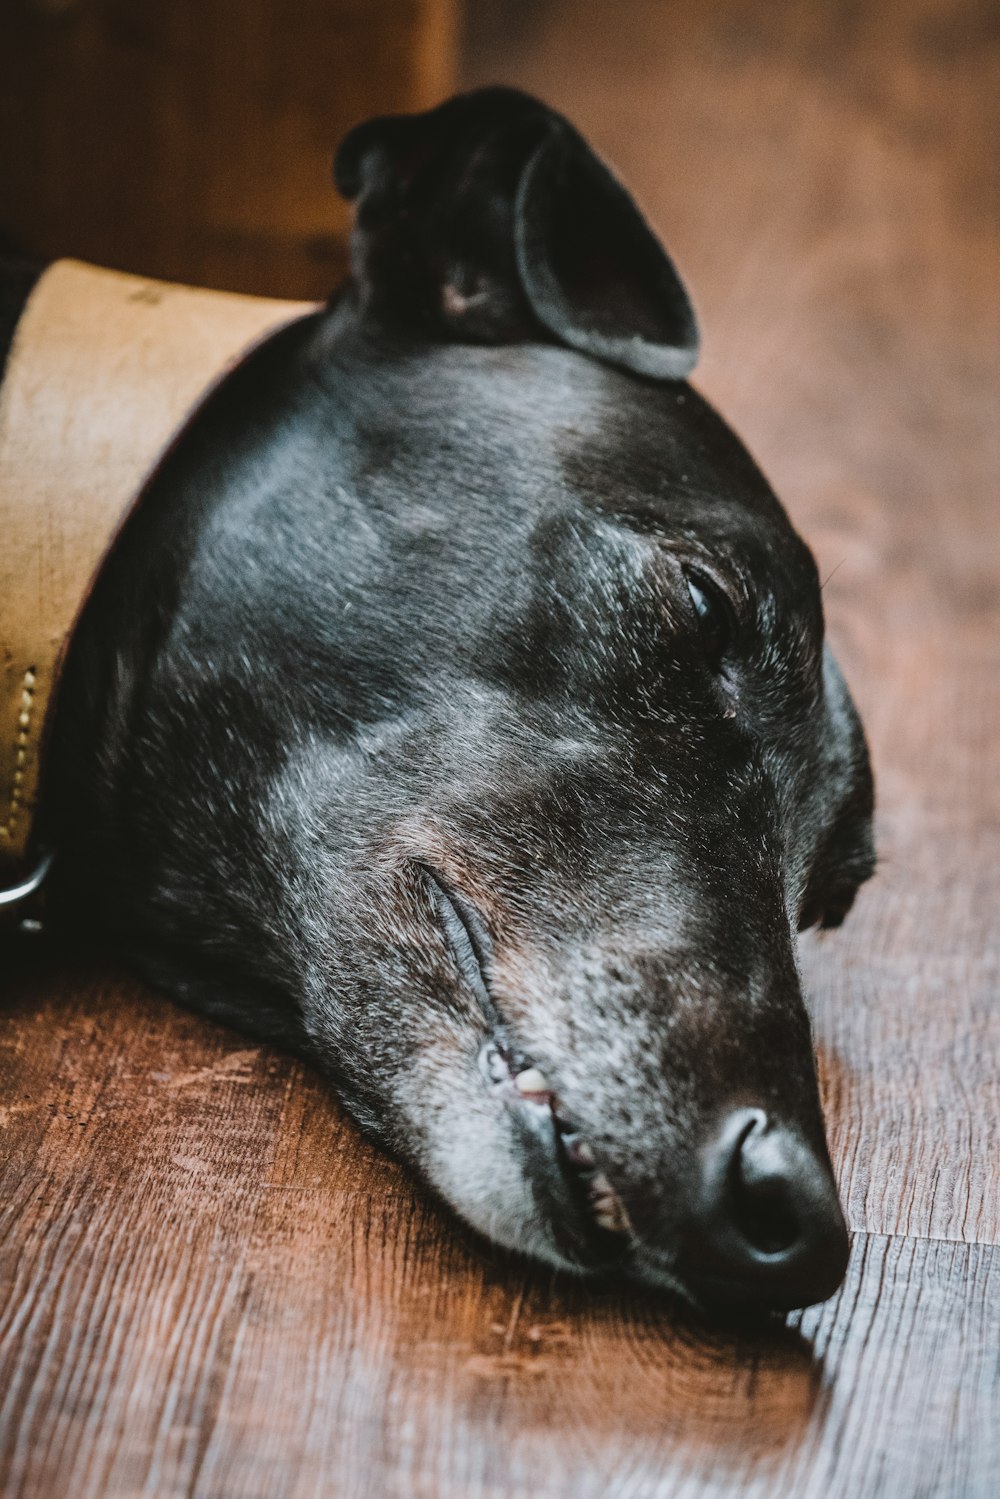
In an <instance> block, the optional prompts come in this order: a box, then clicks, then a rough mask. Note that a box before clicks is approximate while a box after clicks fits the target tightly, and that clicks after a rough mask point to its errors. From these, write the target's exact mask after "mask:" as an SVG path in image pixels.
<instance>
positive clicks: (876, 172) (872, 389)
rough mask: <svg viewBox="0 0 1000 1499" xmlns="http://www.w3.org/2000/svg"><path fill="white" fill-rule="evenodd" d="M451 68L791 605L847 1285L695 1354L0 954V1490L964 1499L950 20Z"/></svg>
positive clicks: (990, 274)
mask: <svg viewBox="0 0 1000 1499" xmlns="http://www.w3.org/2000/svg"><path fill="white" fill-rule="evenodd" d="M992 29H993V30H995V26H994V27H993V28H992ZM466 67H467V73H468V76H469V77H470V79H476V80H478V79H480V78H484V77H491V76H503V77H506V78H508V79H509V80H511V81H516V82H521V83H523V84H525V85H526V86H528V87H532V88H535V89H537V90H539V91H542V92H544V93H546V94H547V95H548V96H549V97H550V98H551V99H552V100H553V102H555V103H556V104H558V105H560V106H562V107H563V108H565V109H566V110H568V111H569V112H571V113H572V114H573V115H574V117H576V118H577V119H578V120H579V122H580V123H581V124H582V126H583V127H584V128H585V129H586V130H587V132H588V133H589V134H590V135H591V136H592V138H593V139H594V140H595V141H596V143H597V144H598V145H599V146H600V147H601V148H602V149H603V150H604V151H605V152H606V153H607V154H608V155H609V156H610V157H611V159H612V160H613V161H614V162H615V163H616V164H617V165H618V166H619V168H620V169H621V170H622V171H623V173H624V174H625V175H626V176H627V177H628V179H629V180H630V181H631V182H632V183H633V184H634V185H635V187H636V188H637V190H638V193H639V195H640V197H641V199H642V200H643V202H644V204H645V206H646V207H647V209H648V210H649V212H650V214H651V215H652V217H653V219H654V220H655V222H656V223H657V225H658V227H659V228H660V229H661V231H662V232H663V233H664V235H665V237H666V238H667V240H668V242H669V244H670V246H671V248H672V250H673V251H674V252H675V254H676V256H677V259H678V261H679V263H680V265H681V266H682V268H683V269H684V271H685V273H686V275H687V276H688V279H689V280H690V281H691V283H692V284H693V286H694V289H695V293H696V297H697V301H698V304H699V307H700V310H701V314H702V319H703V322H704V325H705V331H706V351H705V357H704V361H703V364H702V366H701V368H700V371H699V383H700V385H701V387H702V388H703V389H704V390H705V391H706V393H707V394H708V395H709V396H710V397H712V398H713V399H715V400H716V401H718V403H719V404H720V405H721V406H722V407H723V409H724V410H725V411H726V412H727V414H728V415H729V416H730V418H731V419H732V420H733V421H734V423H735V425H736V426H737V427H738V428H739V429H740V430H741V431H742V433H743V434H744V436H745V437H746V438H747V440H748V441H749V443H750V444H751V446H752V447H753V449H754V450H755V451H756V453H757V454H758V456H759V457H760V458H761V460H762V461H763V463H764V465H765V467H766V468H767V470H768V471H769V473H770V474H771V476H772V477H773V479H774V481H775V483H776V485H777V486H778V488H779V490H780V492H781V493H782V494H783V496H784V497H785V499H786V501H787V503H788V505H789V508H790V510H791V511H792V513H793V515H794V517H795V519H796V521H797V522H798V524H799V525H800V527H801V528H802V529H803V530H804V532H805V533H806V535H807V536H808V537H809V539H810V540H811V542H812V543H813V544H814V546H815V548H816V550H817V552H818V554H819V557H820V561H821V565H822V569H823V573H824V576H826V577H827V578H828V582H827V585H826V591H825V596H826V601H827V609H828V615H829V620H830V627H831V632H832V635H833V637H834V640H835V642H836V645H837V647H838V650H839V653H840V655H841V658H842V660H843V662H844V664H845V667H846V669H847V671H848V675H849V677H850V679H851V681H852V684H853V686H854V688H855V691H856V694H857V697H858V699H859V701H860V704H861V707H862V710H863V713H864V716H865V718H866V721H867V724H868V727H869V729H870V734H871V739H872V744H873V750H874V754H875V760H876V764H877V768H878V772H879V782H880V796H881V804H880V813H879V831H880V844H881V850H882V858H883V863H882V869H881V872H880V873H879V875H878V877H877V879H876V881H875V882H874V884H873V885H872V886H871V887H870V888H869V889H868V890H867V891H866V892H865V893H864V894H863V895H862V897H861V900H860V902H859V906H858V909H857V911H856V912H855V914H854V915H853V916H852V917H851V919H850V921H849V923H848V925H847V927H846V928H845V929H844V930H843V932H841V933H839V934H835V935H833V936H830V937H828V938H825V939H823V940H822V941H819V940H814V939H809V940H808V941H807V942H806V943H805V944H804V950H803V966H804V970H805V974H806V977H807V980H808V984H809V987H810V992H811V996H812V1006H813V1011H814V1015H815V1020H816V1028H817V1036H818V1042H819V1047H820V1054H821V1064H822V1074H823V1082H824V1091H825V1097H826V1104H827V1108H828V1115H829V1120H830V1130H831V1136H832V1143H833V1150H834V1157H835V1161H836V1164H837V1168H838V1172H839V1175H840V1179H841V1182H842V1186H843V1191H844V1195H845V1199H846V1202H847V1205H848V1212H849V1218H850V1223H851V1227H852V1229H853V1230H854V1244H853V1253H852V1258H851V1266H850V1271H849V1275H848V1280H847V1284H846V1285H845V1287H844V1290H843V1291H842V1293H841V1294H840V1295H839V1296H838V1297H837V1298H835V1300H834V1301H832V1302H830V1303H828V1304H827V1305H826V1306H823V1307H820V1308H815V1309H813V1310H811V1311H809V1312H807V1313H806V1314H804V1315H802V1316H798V1317H793V1318H791V1319H790V1322H789V1325H788V1326H787V1327H782V1328H779V1329H776V1330H775V1331H774V1332H773V1333H772V1334H769V1335H768V1336H767V1337H761V1336H756V1337H751V1336H742V1337H740V1336H737V1335H729V1334H725V1335H724V1334H722V1333H719V1332H711V1331H709V1330H708V1329H706V1328H704V1327H701V1326H699V1325H698V1324H697V1322H696V1321H694V1320H692V1319H691V1318H689V1317H686V1316H684V1315H683V1314H681V1313H678V1312H677V1311H675V1310H673V1309H671V1307H670V1306H669V1305H666V1304H663V1303H660V1302H657V1301H655V1300H653V1299H651V1298H649V1297H647V1296H641V1295H633V1294H630V1293H620V1294H615V1293H610V1292H602V1293H600V1294H595V1293H594V1292H593V1291H591V1290H589V1289H587V1288H586V1287H583V1286H577V1285H574V1284H572V1283H567V1282H565V1281H562V1280H559V1279H557V1278H554V1277H553V1276H551V1275H549V1274H548V1273H546V1272H542V1271H536V1270H532V1269H525V1268H524V1267H520V1266H517V1265H512V1264H510V1263H508V1262H505V1261H504V1260H503V1259H502V1257H500V1256H499V1255H494V1254H492V1253H491V1252H490V1251H489V1250H488V1249H484V1248H483V1247H482V1246H481V1245H480V1244H479V1243H478V1242H475V1241H473V1240H472V1239H471V1238H470V1237H467V1236H466V1235H465V1234H464V1233H463V1232H462V1231H461V1230H460V1229H459V1228H457V1227H456V1225H455V1224H454V1223H453V1222H452V1221H451V1220H450V1219H449V1218H447V1217H446V1216H445V1215H444V1214H442V1213H441V1212H440V1211H439V1210H438V1209H437V1208H435V1207H434V1206H433V1205H432V1204H431V1203H429V1202H428V1201H426V1200H425V1199H424V1198H423V1197H422V1196H421V1195H420V1194H419V1193H418V1192H416V1191H415V1190H414V1188H413V1187H412V1186H411V1185H410V1183H409V1182H408V1180H407V1179H406V1178H405V1176H404V1175H403V1174H402V1173H401V1172H399V1171H398V1170H397V1168H395V1167H394V1166H393V1165H391V1164H390V1163H388V1162H387V1161H385V1160H384V1159H382V1158H381V1157H379V1156H378V1155H376V1154H375V1153H373V1152H372V1151H371V1150H370V1149H369V1147H368V1146H366V1145H365V1144H364V1143H363V1142H361V1141H359V1139H358V1138H357V1136H356V1135H355V1133H354V1132H353V1130H352V1129H351V1128H350V1127H349V1126H348V1125H347V1124H346V1123H345V1122H344V1121H343V1119H342V1117H341V1115H340V1113H339V1110H338V1107H337V1104H336V1102H335V1100H334V1098H333V1097H332V1096H331V1094H330V1092H329V1090H328V1089H327V1088H326V1087H325V1086H324V1084H323V1083H322V1082H321V1081H320V1080H319V1079H317V1078H316V1077H315V1076H314V1075H312V1074H311V1073H309V1072H308V1071H307V1070H306V1069H305V1068H303V1067H302V1066H300V1065H299V1064H298V1063H295V1062H292V1061H290V1060H288V1059H287V1058H285V1057H283V1056H281V1055H279V1054H277V1053H274V1052H271V1051H268V1050H266V1049H263V1048H260V1047H256V1046H252V1045H250V1044H248V1043H247V1042H246V1041H244V1040H243V1039H241V1038H239V1037H237V1036H235V1035H233V1034H231V1033H227V1032H223V1031H221V1030H219V1029H217V1028H215V1027H213V1026H211V1025H209V1024H207V1023H205V1022H202V1021H200V1020H198V1019H195V1018H193V1017H190V1016H187V1015H185V1014H182V1013H180V1012H179V1011H177V1010H175V1009H173V1008H172V1007H171V1006H170V1005H169V1004H168V1003H166V1002H165V1001H163V1000H162V999H160V998H158V997H156V996H155V995H152V994H149V993H147V992H144V991H142V990H140V989H138V988H137V987H136V986H135V985H134V984H132V983H131V982H129V980H128V979H127V978H126V977H124V976H123V975H118V974H115V973H113V972H111V971H106V970H103V969H99V968H98V967H97V966H95V965H92V966H90V967H89V968H76V969H60V968H59V967H57V966H54V965H52V964H51V963H46V962H44V961H40V960H34V961H33V960H31V959H30V958H28V959H26V960H25V963H24V966H23V967H22V968H20V969H19V970H18V971H17V972H14V973H8V974H7V975H6V978H5V985H4V987H5V994H6V1001H5V1005H4V1013H3V1018H2V1031H0V1075H2V1090H3V1091H2V1110H0V1122H2V1124H3V1126H4V1128H3V1129H2V1130H0V1176H2V1182H3V1187H2V1194H0V1223H2V1232H3V1240H2V1243H3V1249H2V1261H0V1349H2V1365H0V1402H2V1417H0V1419H2V1423H3V1425H2V1451H3V1459H2V1462H3V1466H2V1469H0V1476H2V1491H3V1494H4V1496H5V1499H62V1496H64V1495H69V1496H72V1499H98V1496H101V1499H103V1496H108V1495H110V1496H115V1499H132V1496H140V1495H141V1496H149V1499H174V1496H182V1495H184V1496H198V1499H285V1496H288V1499H321V1496H326V1495H338V1496H339V1495H347V1496H354V1495H358V1496H361V1495H382V1494H385V1495H394V1496H395V1495H399V1496H405V1495H419V1496H427V1499H437V1496H441V1499H465V1496H474V1499H501V1496H503V1499H507V1496H518V1499H520V1496H528V1495H531V1496H532V1499H577V1496H582V1499H590V1496H593V1499H598V1496H602V1499H603V1496H606V1495H613V1496H615V1499H679V1496H685V1499H703V1496H709V1495H713V1496H715V1495H718V1496H732V1499H735V1496H737V1495H738V1496H740V1499H746V1496H767V1499H772V1496H773V1499H785V1496H796V1499H798V1496H810V1499H869V1496H889V1499H918V1496H919V1499H932V1496H933V1499H939V1496H940V1499H993V1496H995V1495H996V1494H997V1493H1000V1248H998V1243H1000V1191H998V1171H1000V1149H998V1146H1000V1125H998V1121H1000V1090H998V1065H997V1063H998V1056H1000V1027H998V1021H997V1006H996V994H997V988H998V954H1000V941H998V914H997V913H998V909H1000V827H998V823H1000V701H998V698H1000V630H998V624H1000V621H998V608H997V604H998V596H1000V588H998V585H1000V518H998V495H997V487H996V486H997V477H998V470H1000V462H998V457H1000V454H998V446H997V420H996V416H997V412H996V381H995V365H996V360H997V356H998V354H1000V338H998V325H997V314H996V301H995V289H994V283H995V279H996V271H997V266H998V257H997V236H996V228H997V206H998V205H997V192H996V189H997V181H996V177H995V175H994V174H993V168H992V167H991V159H990V154H989V153H990V150H991V147H992V145H993V143H995V141H996V139H997V120H996V118H995V113H994V111H995V108H996V101H997V99H998V98H1000V86H998V77H997V70H996V50H995V43H994V41H993V37H992V33H991V13H990V10H989V9H988V8H987V7H985V6H983V7H977V6H974V5H971V4H962V5H958V4H955V5H949V4H935V5H921V4H918V3H916V0H914V3H912V4H905V5H904V4H902V3H900V0H886V3H883V4H881V5H879V6H877V7H876V6H871V7H864V6H833V5H831V6H820V5H813V4H805V3H802V4H798V5H795V4H788V3H784V0H775V3H773V4H768V5H760V6H748V5H741V4H736V3H733V0H723V3H719V4H715V5H712V6H705V5H702V4H701V3H699V0H683V3H677V4H653V3H652V0H647V3H644V4H643V3H639V0H619V3H618V4H617V5H616V6H615V7H610V6H607V5H604V4H597V3H594V4H589V3H578V4H570V3H569V0H563V3H559V0H554V3H548V4H533V5H523V6H520V5H519V6H510V5H506V6H502V7H501V6H500V5H499V3H497V4H496V5H491V6H488V7H487V6H485V5H481V6H479V7H478V19H477V22H476V24H475V26H474V27H473V28H472V29H471V32H470V41H469V51H468V58H467V64H466Z"/></svg>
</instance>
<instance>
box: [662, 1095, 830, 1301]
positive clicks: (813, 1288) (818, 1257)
mask: <svg viewBox="0 0 1000 1499" xmlns="http://www.w3.org/2000/svg"><path fill="white" fill-rule="evenodd" d="M847 1251H848V1242H847V1230H846V1226H845V1224H844V1220H843V1215H842V1214H841V1211H840V1204H839V1202H838V1200H837V1192H836V1188H835V1186H834V1183H833V1178H832V1175H831V1173H830V1170H829V1166H828V1164H827V1163H826V1161H825V1160H824V1159H821V1158H820V1156H818V1155H817V1154H816V1153H815V1152H814V1151H813V1150H812V1149H811V1148H810V1147H809V1146H808V1145H807V1144H806V1142H805V1140H804V1138H803V1137H802V1136H801V1135H799V1134H798V1132H797V1131H795V1130H792V1129H789V1128H786V1127H783V1126H781V1125H780V1124H777V1123H776V1122H775V1121H773V1120H771V1119H769V1118H768V1116H767V1115H766V1114H765V1113H764V1112H763V1110H761V1109H740V1110H738V1111H736V1112H735V1113H733V1114H731V1115H730V1116H729V1117H728V1118H727V1119H726V1121H725V1122H724V1124H723V1127H722V1129H721V1130H720V1132H719V1134H718V1135H717V1136H716V1138H715V1140H714V1141H713V1142H712V1144H711V1146H710V1147H709V1148H708V1150H707V1151H706V1153H705V1157H704V1173H703V1181H702V1191H701V1196H700V1199H699V1201H698V1203H697V1206H696V1208H695V1211H694V1213H693V1215H692V1221H691V1230H690V1249H689V1261H690V1264H689V1275H690V1279H691V1280H692V1281H693V1283H694V1284H695V1286H696V1288H697V1289H700V1290H701V1291H702V1292H703V1294H704V1295H705V1296H706V1297H707V1298H709V1299H714V1300H718V1301H725V1302H728V1303H730V1304H733V1303H739V1304H742V1305H745V1306H750V1305H758V1306H767V1307H772V1308H774V1309H782V1310H788V1309H791V1308H792V1307H797V1306H808V1305H809V1304H811V1303H812V1302H814V1301H822V1300H823V1299H824V1297H826V1296H829V1295H831V1294H832V1292H833V1291H834V1290H836V1288H837V1286H838V1285H839V1284H840V1281H841V1279H842V1278H843V1274H844V1270H845V1268H846V1264H847Z"/></svg>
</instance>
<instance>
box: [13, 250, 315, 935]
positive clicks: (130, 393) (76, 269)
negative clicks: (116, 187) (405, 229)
mask: <svg viewBox="0 0 1000 1499" xmlns="http://www.w3.org/2000/svg"><path fill="white" fill-rule="evenodd" d="M312 310H313V308H312V305H311V304H308V303H295V302H284V301H272V300H269V299H266V298H261V297H243V296H235V295H232V294H230V293H225V292H212V291H203V290H199V289H195V288H191V287H182V286H173V285H169V284H166V283H163V282H154V281H148V280H144V279H142V278H140V277H137V276H128V275H123V274H120V273H118V272H113V271H105V270H99V269H97V268H96V267H93V266H87V265H83V264H81V263H80V262H78V261H71V260H63V261H57V262H56V263H55V264H54V265H52V266H50V267H49V268H48V270H47V271H45V272H44V274H43V275H42V276H41V277H40V278H39V280H38V281H37V282H36V283H35V285H34V288H33V290H32V291H31V294H30V296H29V298H28V300H27V304H26V306H25V308H24V311H23V313H22V315H21V317H20V320H19V321H18V324H17V328H16V331H15V334H14V339H13V343H12V346H11V349H10V355H9V358H8V361H7V366H6V371H5V376H4V381H3V385H2V387H0V910H2V909H3V908H4V907H7V908H11V907H13V906H14V905H16V904H20V902H21V900H22V899H23V898H25V897H26V896H27V895H29V894H31V893H32V892H33V888H34V886H35V885H36V884H37V883H38V880H39V878H40V873H41V871H42V870H43V869H44V866H45V862H46V857H47V851H46V850H45V849H44V847H43V846H42V841H41V839H40V837H39V828H38V826H37V822H38V809H39V796H40V789H41V778H42V770H43V763H44V749H45V734H46V728H47V725H48V722H49V719H50V717H51V712H50V709H51V705H52V703H53V701H54V695H55V689H56V686H57V684H58V680H59V672H60V668H61V665H62V661H63V659H64V657H65V653H66V647H67V645H68V642H69V640H70V637H71V635H72V633H73V629H74V626H75V624H76V621H77V620H78V618H79V616H80V612H81V610H82V608H83V605H84V604H85V602H86V600H87V598H88V596H89V594H90V591H91V589H92V587H93V584H94V581H95V579H96V577H97V574H98V572H99V570H100V568H101V564H102V562H103V561H104V559H105V557H106V556H107V554H108V551H109V549H110V547H111V546H112V544H113V542H114V539H115V537H116V536H117V534H118V532H119V530H120V529H121V526H122V524H123V522H124V520H125V518H126V517H127V515H128V514H129V512H130V511H131V509H132V508H133V506H134V505H135V503H136V500H137V498H138V496H139V495H140V494H141V493H142V490H143V488H144V486H145V483H146V481H147V480H148V478H149V476H150V475H151V473H152V472H153V470H154V469H155V468H156V466H157V464H158V462H159V460H160V458H161V457H162V455H163V453H164V451H165V450H166V448H167V447H168V445H169V444H170V442H171V440H172V439H173V438H174V436H175V435H176V434H177V432H178V431H179V430H180V428H181V427H182V426H183V425H184V424H185V421H186V419H187V418H188V417H189V416H190V415H191V414H192V412H193V411H194V409H195V408H196V407H197V406H199V405H200V403H201V401H202V399H203V398H204V396H205V395H206V393H207V391H208V390H209V389H211V388H212V387H213V386H214V384H216V383H217V382H218V380H219V379H220V378H221V377H222V376H223V375H225V374H226V373H227V372H228V371H229V370H230V369H232V368H233V367H234V365H235V364H236V363H237V362H238V361H239V360H240V359H241V358H242V357H243V356H244V355H245V354H246V353H247V352H248V350H249V349H250V348H252V347H253V346H254V345H256V344H257V343H258V342H259V341H260V340H261V339H262V338H264V337H265V336H266V335H267V334H269V333H271V332H272V331H274V330H275V329H276V328H278V327H280V326H282V325H283V324H285V323H287V322H288V321H290V320H291V319H292V318H295V317H298V316H300V315H302V314H303V313H305V312H309V311H312Z"/></svg>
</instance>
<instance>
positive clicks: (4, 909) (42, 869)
mask: <svg viewBox="0 0 1000 1499" xmlns="http://www.w3.org/2000/svg"><path fill="white" fill-rule="evenodd" d="M51 867H52V853H51V850H49V851H48V852H46V853H44V854H42V856H41V858H40V859H39V861H38V863H37V864H36V865H35V867H34V869H33V870H32V872H31V874H29V875H28V877H27V879H24V880H21V881H20V883H19V884H17V885H8V886H6V888H4V887H3V886H0V916H2V915H6V914H7V913H8V912H9V911H10V910H11V908H12V907H14V906H19V905H20V904H21V903H22V901H26V900H30V898H31V897H32V896H33V895H34V894H35V893H36V892H37V891H38V890H40V889H41V886H42V883H43V881H44V879H45V876H46V875H47V874H48V872H49V870H50V868H51Z"/></svg>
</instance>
